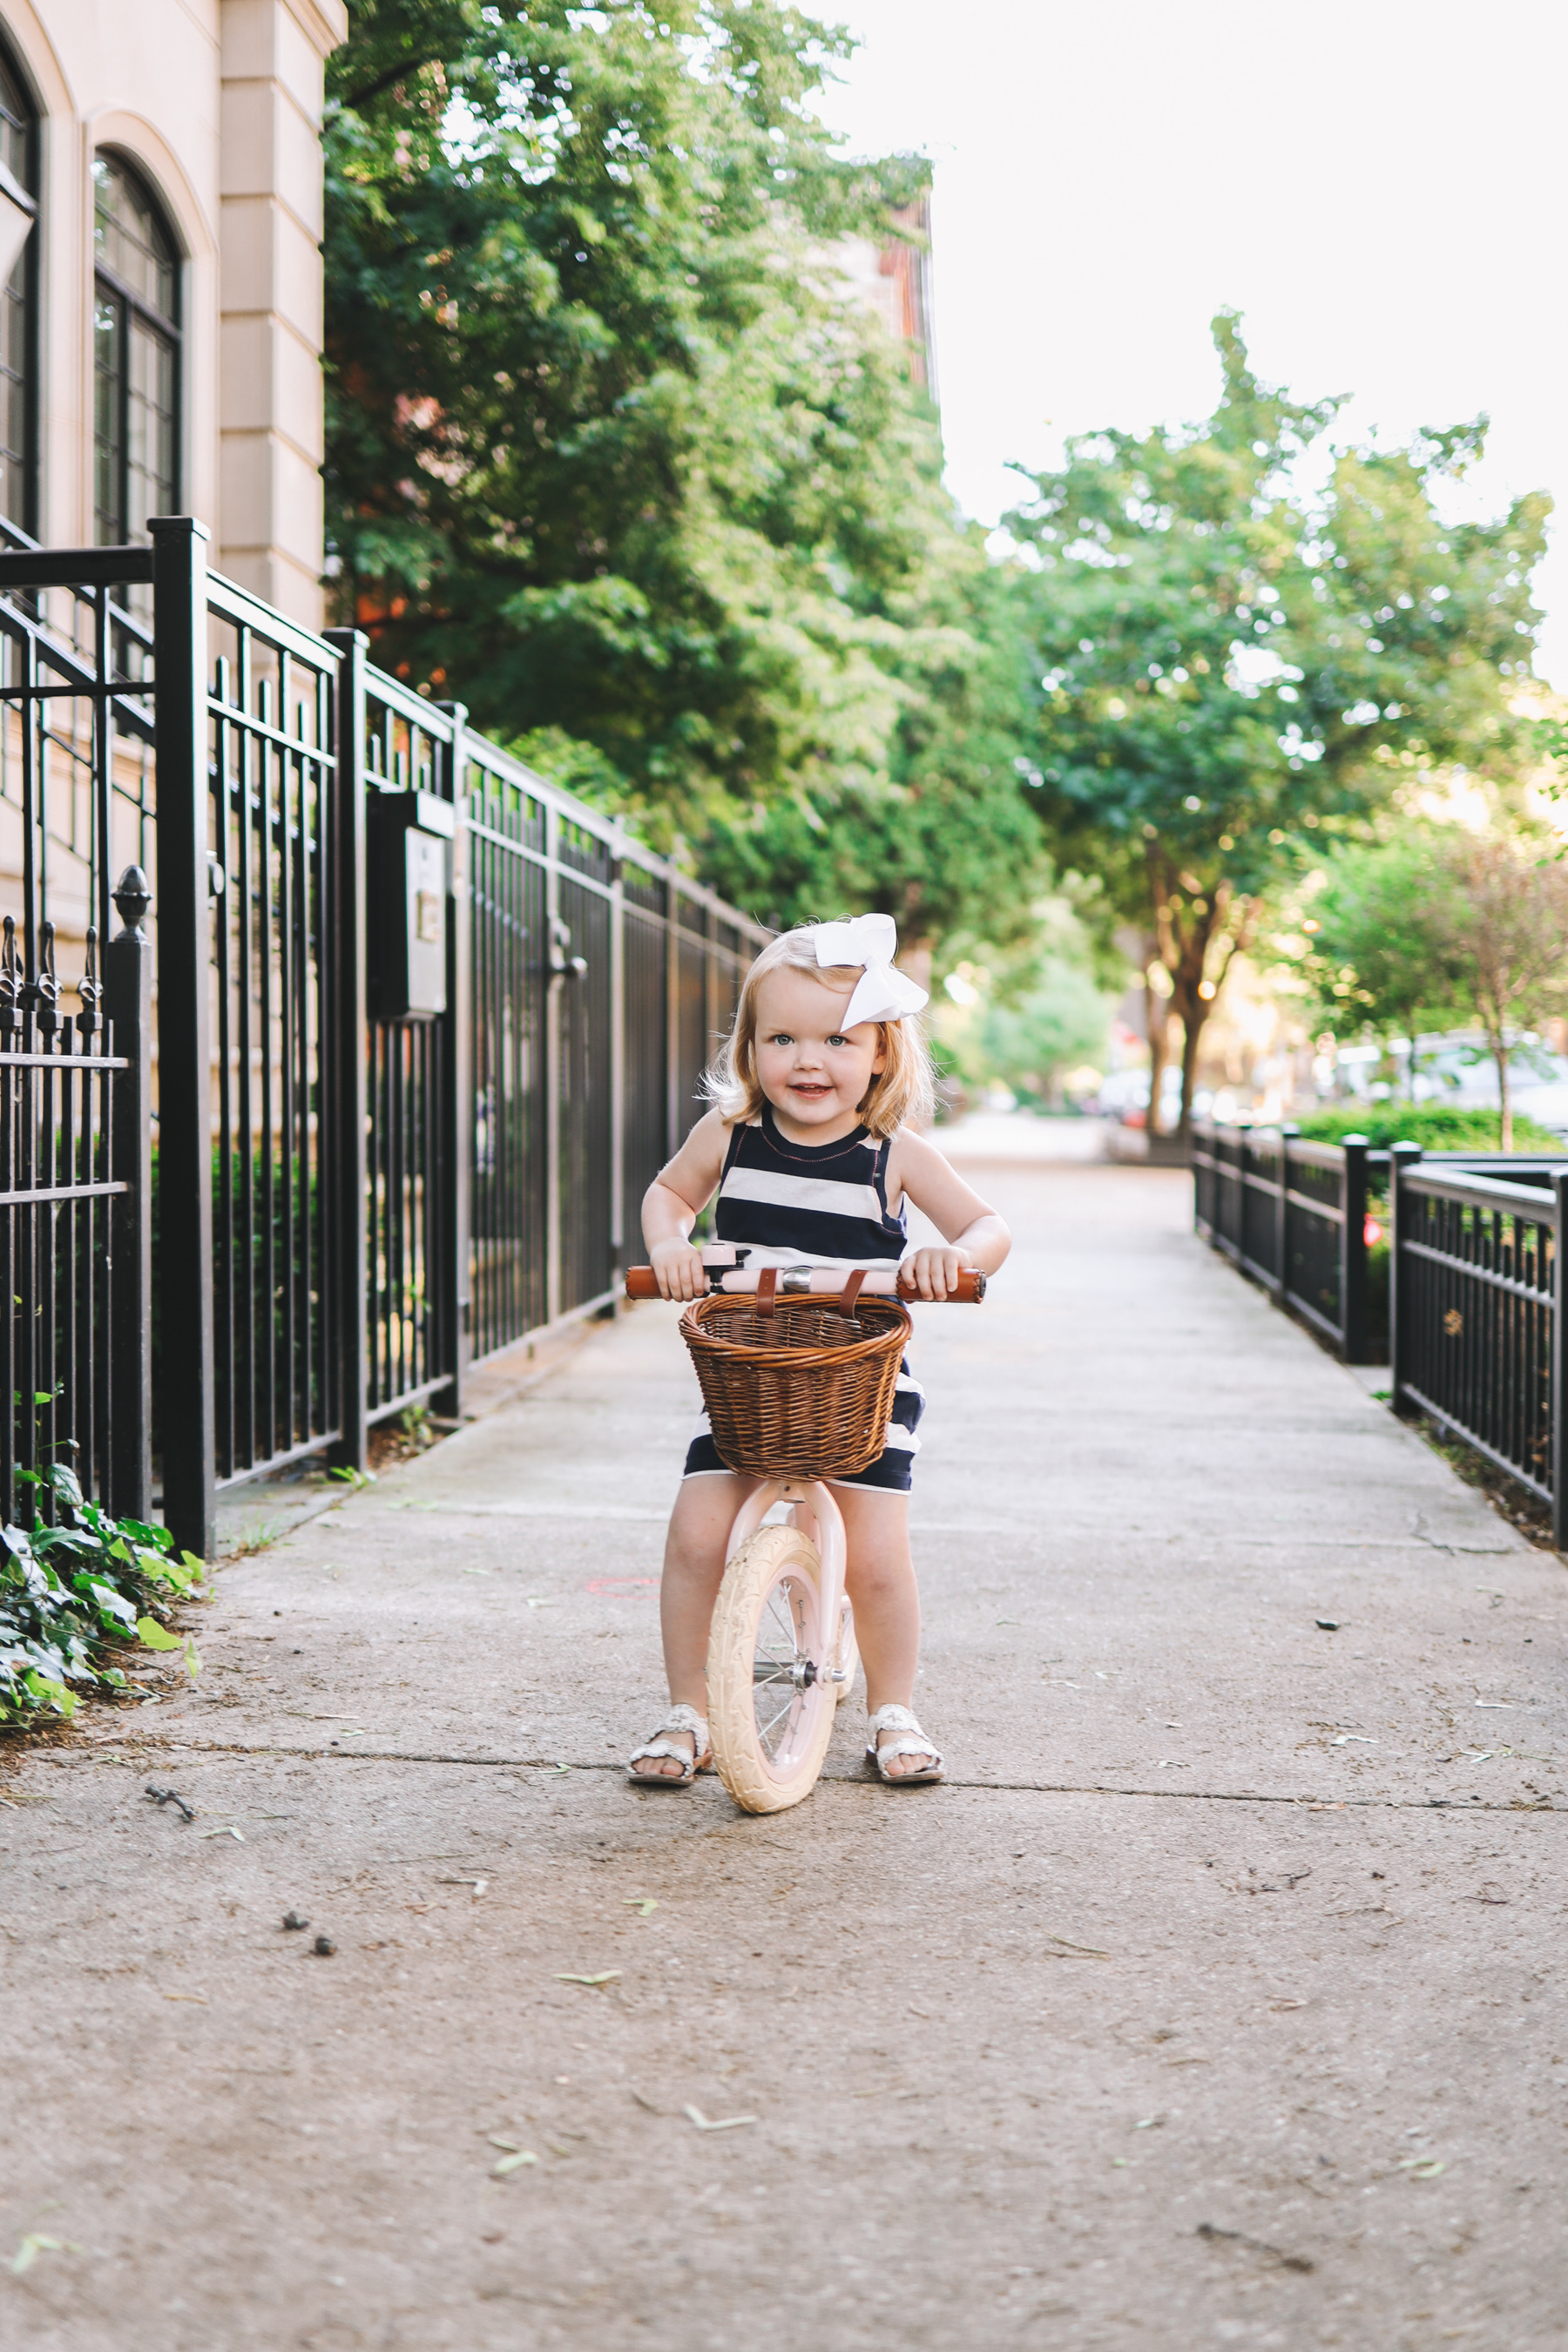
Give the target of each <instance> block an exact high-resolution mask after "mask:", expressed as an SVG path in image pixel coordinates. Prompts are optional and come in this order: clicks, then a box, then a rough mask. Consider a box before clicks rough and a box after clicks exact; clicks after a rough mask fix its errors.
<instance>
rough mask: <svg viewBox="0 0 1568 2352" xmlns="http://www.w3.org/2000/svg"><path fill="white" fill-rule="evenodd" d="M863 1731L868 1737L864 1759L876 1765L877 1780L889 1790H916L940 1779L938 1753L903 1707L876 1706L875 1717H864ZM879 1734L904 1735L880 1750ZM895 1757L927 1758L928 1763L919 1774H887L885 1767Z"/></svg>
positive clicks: (939, 1753) (939, 1755) (939, 1757)
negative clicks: (888, 1732) (898, 1733)
mask: <svg viewBox="0 0 1568 2352" xmlns="http://www.w3.org/2000/svg"><path fill="white" fill-rule="evenodd" d="M866 1728H867V1730H868V1732H869V1733H870V1735H871V1738H870V1741H869V1743H868V1747H867V1749H866V1755H867V1759H868V1762H870V1763H872V1764H874V1765H875V1766H876V1768H877V1771H878V1774H879V1778H880V1779H882V1780H885V1781H886V1782H887V1784H888V1786H889V1789H907V1788H910V1787H914V1788H918V1787H920V1785H921V1782H922V1781H928V1780H941V1779H942V1750H941V1748H937V1747H935V1746H933V1744H932V1743H931V1740H929V1739H928V1738H926V1736H925V1733H924V1732H923V1731H922V1730H921V1727H920V1725H919V1724H918V1723H917V1722H916V1721H915V1718H914V1717H913V1716H912V1715H911V1714H910V1710H909V1708H908V1707H907V1706H879V1708H878V1709H877V1712H876V1714H875V1715H868V1717H866ZM880 1731H898V1732H903V1733H904V1734H906V1735H907V1736H906V1737H905V1738H901V1739H889V1742H888V1744H887V1746H886V1747H885V1748H884V1747H880V1746H879V1744H878V1738H877V1735H878V1733H879V1732H880ZM895 1756H929V1757H930V1758H931V1762H930V1764H929V1765H928V1766H927V1767H926V1769H924V1770H923V1771H921V1772H889V1769H888V1767H889V1764H890V1763H891V1762H892V1760H893V1759H894V1757H895Z"/></svg>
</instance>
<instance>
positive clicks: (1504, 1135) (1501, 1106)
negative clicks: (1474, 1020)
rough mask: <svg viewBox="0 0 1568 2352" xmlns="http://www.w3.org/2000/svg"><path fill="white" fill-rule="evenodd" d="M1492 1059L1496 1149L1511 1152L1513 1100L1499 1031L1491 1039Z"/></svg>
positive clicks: (1506, 1051) (1504, 1051)
mask: <svg viewBox="0 0 1568 2352" xmlns="http://www.w3.org/2000/svg"><path fill="white" fill-rule="evenodd" d="M1492 1059H1493V1061H1494V1062H1495V1063H1496V1064H1497V1093H1498V1111H1499V1118H1498V1148H1499V1150H1502V1151H1511V1150H1513V1098H1512V1097H1511V1096H1510V1092H1509V1083H1508V1047H1507V1045H1505V1044H1504V1042H1503V1038H1502V1034H1501V1032H1499V1034H1497V1036H1495V1037H1494V1038H1493V1039H1492Z"/></svg>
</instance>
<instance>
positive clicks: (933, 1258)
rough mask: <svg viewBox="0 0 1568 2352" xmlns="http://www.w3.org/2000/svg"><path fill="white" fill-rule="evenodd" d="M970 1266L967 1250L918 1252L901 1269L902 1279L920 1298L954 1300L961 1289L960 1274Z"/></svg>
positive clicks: (903, 1283)
mask: <svg viewBox="0 0 1568 2352" xmlns="http://www.w3.org/2000/svg"><path fill="white" fill-rule="evenodd" d="M971 1263H972V1261H971V1259H970V1255H969V1252H968V1251H967V1250H965V1249H952V1248H948V1249H918V1250H916V1252H915V1254H914V1255H913V1257H907V1258H905V1260H904V1262H903V1264H902V1265H901V1266H900V1268H899V1280H900V1283H901V1284H902V1286H903V1287H904V1288H905V1289H906V1290H909V1289H911V1288H912V1289H914V1290H915V1291H917V1292H918V1293H919V1295H920V1296H921V1298H951V1297H952V1294H953V1292H954V1291H955V1290H956V1289H957V1288H958V1277H959V1275H960V1274H961V1273H962V1271H963V1268H964V1267H965V1266H966V1265H970V1264H971Z"/></svg>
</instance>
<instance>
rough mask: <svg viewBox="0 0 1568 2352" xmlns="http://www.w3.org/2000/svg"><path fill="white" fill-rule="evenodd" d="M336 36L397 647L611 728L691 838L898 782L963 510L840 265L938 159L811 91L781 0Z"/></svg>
mask: <svg viewBox="0 0 1568 2352" xmlns="http://www.w3.org/2000/svg"><path fill="white" fill-rule="evenodd" d="M351 17H352V31H351V37H350V39H349V40H348V42H347V43H346V44H345V45H344V47H342V49H341V50H339V51H338V52H337V53H336V55H335V56H334V58H332V60H331V67H330V95H331V107H330V112H329V121H328V130H327V157H328V227H327V289H328V307H327V351H328V360H329V433H328V453H329V454H328V469H327V470H328V487H329V498H330V533H331V541H332V544H333V547H334V550H335V554H336V560H337V562H339V563H340V564H341V567H342V570H341V575H340V586H339V591H338V594H339V601H340V604H341V605H342V610H343V613H344V614H345V615H347V614H353V615H354V616H355V617H357V618H358V619H359V620H360V621H361V622H362V623H363V625H366V626H368V627H369V628H370V629H371V631H372V633H373V635H374V641H375V647H376V654H377V658H378V659H381V660H383V661H384V662H386V663H388V664H389V665H390V666H392V667H395V668H396V669H397V670H398V671H399V672H400V673H401V674H403V675H405V676H406V677H410V678H411V679H412V680H414V681H415V682H416V684H419V685H421V686H426V685H427V686H428V687H429V688H431V689H432V690H433V691H436V692H437V693H441V694H446V695H460V696H461V698H463V699H465V700H466V701H467V702H468V705H469V707H470V709H471V710H472V712H473V714H474V717H475V719H476V721H477V722H478V723H479V724H481V725H483V726H485V727H487V728H488V729H489V730H492V731H496V732H499V733H500V734H502V735H504V736H506V737H508V738H517V737H523V736H529V735H531V734H533V733H534V732H536V731H537V730H541V729H556V730H561V732H562V734H563V736H564V737H565V738H566V739H569V740H571V741H573V742H581V743H584V744H586V745H588V746H590V747H592V749H593V751H594V752H595V753H596V754H597V755H598V758H599V760H600V761H601V762H602V763H603V771H602V772H603V773H604V775H605V779H606V781H607V780H608V779H609V778H612V777H613V778H615V779H617V780H618V782H616V784H615V785H614V786H613V787H612V789H614V790H615V791H616V793H618V795H619V798H620V802H621V804H622V805H623V806H624V807H626V809H627V810H628V811H629V812H630V813H632V814H637V813H639V812H640V813H641V814H644V815H645V816H646V818H647V824H648V829H649V830H650V831H652V832H653V833H655V834H656V835H658V834H659V833H660V832H661V831H662V833H663V835H664V836H665V837H666V838H667V839H668V837H669V835H670V834H671V832H672V830H673V829H676V828H679V830H681V831H683V832H684V833H685V834H686V835H688V836H689V837H700V836H701V835H703V834H704V833H705V832H706V831H707V829H708V827H709V825H710V824H711V823H712V821H713V820H714V818H715V817H716V816H721V815H728V816H731V817H734V816H738V815H742V814H746V813H749V811H750V810H751V808H752V805H753V804H754V803H758V802H759V801H766V800H769V799H771V798H773V797H776V796H778V795H779V794H781V793H784V792H793V793H797V794H798V793H808V794H809V793H812V792H813V791H816V790H820V791H821V792H823V793H825V794H826V796H827V797H828V798H830V799H831V798H833V797H834V796H837V795H839V794H842V793H846V792H850V793H853V792H855V791H857V790H861V791H868V790H875V789H876V788H877V787H878V786H879V783H881V782H883V781H884V780H885V777H886V772H887V763H888V751H889V740H890V738H891V734H892V730H893V728H894V725H895V722H896V719H897V717H898V714H899V710H900V704H901V693H900V685H899V683H898V681H897V679H896V677H894V676H893V675H892V672H893V671H894V670H895V669H896V668H897V667H898V666H899V664H900V662H902V663H906V664H908V663H913V665H914V666H915V667H919V666H920V664H921V661H922V660H923V659H924V658H925V657H926V656H925V653H924V650H923V649H922V639H923V637H924V635H926V634H927V630H926V625H925V624H924V622H923V620H922V618H921V614H919V612H918V610H917V609H915V595H914V592H915V591H916V589H917V588H918V584H919V581H920V578H921V572H922V571H923V569H924V567H925V565H926V562H927V560H928V553H929V547H930V543H931V541H932V540H933V538H938V539H940V538H941V537H942V535H943V534H944V533H946V534H948V535H949V536H951V535H952V530H953V523H952V516H951V509H950V508H949V506H948V503H947V501H946V500H945V499H944V498H943V496H942V491H941V488H940V483H939V468H940V450H939V448H938V445H937V439H936V434H935V427H934V421H933V419H932V417H931V415H930V412H929V409H928V408H927V407H926V406H925V404H923V403H922V401H921V399H920V397H919V396H918V395H917V394H915V393H914V391H913V390H912V388H911V386H910V383H909V382H908V377H907V369H906V367H905V365H904V362H903V360H902V358H901V355H900V353H899V352H898V351H897V350H896V349H895V347H894V345H893V344H892V342H891V341H890V340H889V338H888V337H887V336H886V335H884V334H882V333H881V332H880V331H879V330H878V329H876V327H875V326H874V325H873V323H872V322H870V321H868V320H864V319H863V318H862V317H861V316H860V315H859V314H858V312H857V311H856V310H855V309H854V307H853V305H852V304H851V303H850V302H849V301H848V300H847V298H846V297H845V296H844V295H843V294H842V292H841V291H840V289H839V288H838V286H837V280H836V276H835V271H834V268H833V265H832V262H831V258H830V250H829V249H830V246H831V241H832V240H833V239H834V238H836V237H837V236H840V235H842V234H844V233H847V232H848V231H850V230H863V231H867V232H869V233H872V234H875V235H877V236H889V235H892V234H893V233H894V232H893V231H892V230H891V229H890V228H889V207H890V205H893V204H894V203H896V202H898V201H901V200H903V199H906V198H907V197H908V196H909V195H910V194H911V193H912V192H913V191H914V190H915V188H917V187H918V186H919V185H920V184H921V180H922V178H923V174H924V168H925V167H924V166H923V165H917V164H910V163H900V162H899V161H897V160H896V159H895V160H894V161H892V162H890V163H886V164H883V165H879V166H875V167H868V166H862V165H849V164H846V163H841V162H840V161H838V160H837V158H836V157H835V156H834V155H833V153H832V152H831V149H830V142H829V135H828V133H827V132H826V130H825V129H824V128H823V126H822V125H821V124H820V123H819V122H818V121H816V117H815V116H814V115H813V113H812V112H811V100H812V97H813V94H814V92H815V90H816V88H817V87H818V85H819V83H820V80H821V77H822V74H823V72H824V70H825V69H826V65H827V63H828V62H829V61H830V60H831V59H833V58H838V57H842V56H843V55H844V54H846V53H847V46H848V45H847V42H846V41H845V40H844V39H843V38H842V37H840V36H838V35H837V34H830V33H825V32H824V31H823V30H822V28H821V27H820V26H816V25H815V24H813V23H812V22H810V20H808V19H807V18H805V16H802V15H801V14H800V13H799V12H798V11H797V10H795V9H794V8H792V7H789V6H787V5H781V0H673V5H669V6H661V7H660V8H659V9H658V11H657V12H655V11H653V10H651V9H650V8H647V7H645V6H643V5H638V0H611V5H606V6H604V7H601V8H598V9H595V10H584V9H578V8H575V7H574V6H571V5H566V0H541V5H519V0H497V5H479V0H444V5H435V6H431V5H426V0H355V5H353V8H352V11H351Z"/></svg>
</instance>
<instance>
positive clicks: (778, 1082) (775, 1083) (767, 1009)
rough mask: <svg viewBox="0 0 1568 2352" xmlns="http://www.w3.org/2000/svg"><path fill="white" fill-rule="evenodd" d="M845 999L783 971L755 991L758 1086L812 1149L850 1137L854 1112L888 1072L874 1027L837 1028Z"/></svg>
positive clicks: (804, 975)
mask: <svg viewBox="0 0 1568 2352" xmlns="http://www.w3.org/2000/svg"><path fill="white" fill-rule="evenodd" d="M849 994H850V992H849V991H848V990H847V989H846V990H844V991H842V992H840V991H839V990H838V989H837V988H834V987H832V986H830V985H825V984H824V982H821V981H820V980H817V979H816V978H815V977H814V975H813V974H812V973H811V972H809V971H800V970H798V969H796V968H795V967H793V966H791V965H788V964H781V965H780V966H779V967H778V968H777V970H776V971H770V972H767V973H765V974H764V975H763V979H762V980H761V981H760V982H758V985H757V1004H756V1012H757V1028H756V1042H755V1045H754V1046H753V1048H752V1051H753V1053H754V1054H755V1056H756V1064H757V1083H758V1085H759V1086H760V1087H762V1090H763V1094H765V1095H766V1097H767V1098H768V1100H769V1102H770V1103H772V1105H773V1108H774V1110H775V1111H777V1112H778V1113H779V1114H780V1116H781V1118H783V1119H784V1121H785V1123H786V1126H793V1127H796V1128H799V1129H802V1130H803V1133H805V1132H809V1134H810V1137H811V1139H812V1140H813V1141H815V1142H818V1143H836V1142H837V1140H838V1138H839V1137H840V1136H841V1135H847V1134H848V1133H849V1131H850V1129H852V1128H853V1127H854V1126H855V1124H856V1120H857V1117H858V1113H857V1108H856V1106H857V1105H858V1103H859V1101H860V1099H861V1097H862V1096H863V1095H864V1094H865V1092H866V1090H867V1088H868V1087H869V1085H870V1083H871V1081H872V1079H873V1078H874V1077H875V1076H877V1074H878V1072H879V1071H880V1070H882V1069H884V1068H885V1067H886V1066H887V1058H888V1057H887V1055H886V1053H885V1051H884V1050H883V1045H882V1031H881V1026H880V1024H879V1023H878V1022H875V1021H858V1022H857V1023H856V1024H855V1026H854V1028H853V1029H841V1028H840V1027H839V1026H838V1025H837V1024H839V1023H840V1022H841V1021H842V1020H843V1018H844V1015H845V1013H846V1012H847V1010H848V1006H849Z"/></svg>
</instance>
